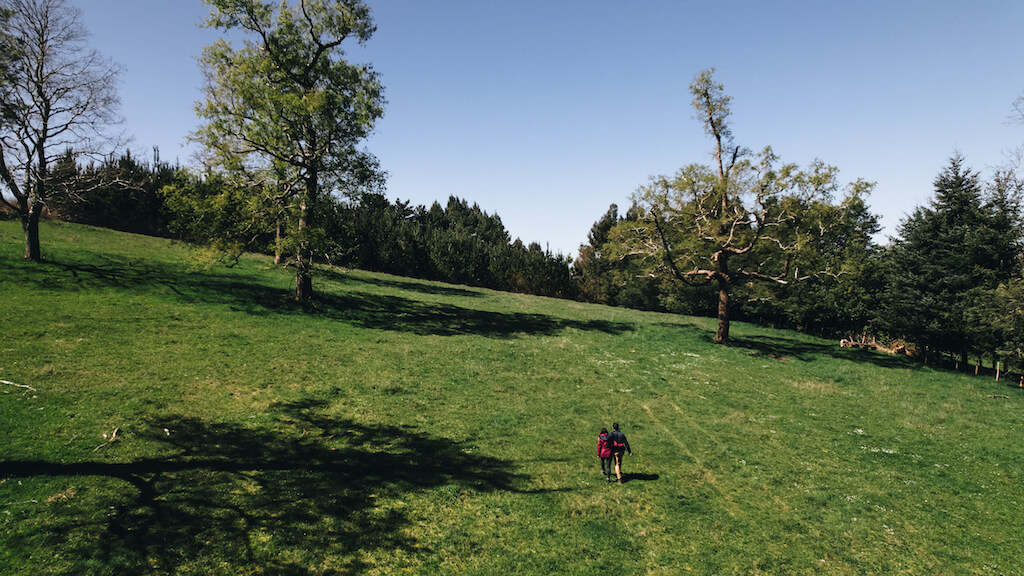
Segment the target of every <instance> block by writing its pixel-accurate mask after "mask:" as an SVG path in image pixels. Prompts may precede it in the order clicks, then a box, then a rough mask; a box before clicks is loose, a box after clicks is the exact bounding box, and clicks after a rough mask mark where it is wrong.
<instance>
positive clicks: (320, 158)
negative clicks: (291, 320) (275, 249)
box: [195, 0, 384, 300]
mask: <svg viewBox="0 0 1024 576" xmlns="http://www.w3.org/2000/svg"><path fill="white" fill-rule="evenodd" d="M206 2H207V4H208V5H210V7H211V14H210V18H209V19H208V21H207V25H208V26H211V27H214V28H218V29H221V30H225V31H227V30H240V31H241V32H243V33H244V34H245V36H246V39H245V41H244V42H243V45H242V46H241V47H235V46H233V45H232V44H231V43H229V42H228V41H226V40H220V41H217V42H216V43H214V44H212V45H210V46H207V47H206V48H205V49H204V50H203V54H202V56H201V57H200V64H201V66H202V68H203V73H204V76H205V78H206V98H205V101H204V102H202V103H201V104H200V105H199V106H198V108H197V113H198V114H199V116H200V118H201V119H202V120H203V122H204V123H203V125H202V126H201V127H200V128H199V130H198V131H197V132H196V134H195V138H196V139H197V140H198V141H199V142H201V143H202V144H203V145H204V146H205V147H206V150H207V152H208V162H209V166H210V167H211V169H213V170H217V171H218V172H220V173H221V174H222V175H223V177H224V178H226V179H227V180H228V181H229V182H231V183H232V184H233V185H234V186H235V189H236V192H240V193H244V194H247V195H250V196H253V197H254V198H255V201H253V202H250V203H249V206H250V207H251V210H249V211H248V212H243V213H242V214H241V215H244V216H245V217H246V218H248V219H250V220H251V222H252V226H251V227H253V228H260V227H266V226H267V222H268V221H274V222H276V223H277V224H278V225H280V226H281V227H282V228H283V230H284V232H283V235H284V236H285V237H286V241H285V247H284V249H285V250H286V251H289V252H291V253H292V254H293V255H294V257H293V260H292V263H293V264H294V266H295V269H296V287H295V298H296V299H297V300H305V299H308V298H310V297H311V296H312V295H313V288H312V263H313V258H314V256H315V255H316V254H317V252H318V250H320V249H321V248H322V246H323V241H324V235H323V229H322V226H321V225H320V222H319V220H320V218H321V217H322V214H323V213H324V211H325V210H327V209H329V202H327V200H326V199H327V197H328V196H329V195H331V194H333V193H353V194H354V193H356V192H357V191H359V190H362V189H366V188H373V187H374V186H376V185H378V184H380V183H381V181H382V179H383V176H382V174H381V172H380V170H379V168H378V166H377V162H376V159H375V158H374V157H373V156H372V155H370V154H369V153H368V152H366V151H364V150H361V149H360V148H359V147H358V146H359V144H360V142H361V141H362V140H363V139H364V138H365V137H366V136H367V135H368V134H369V133H370V130H371V129H372V127H373V124H374V121H375V120H376V119H377V118H379V117H380V116H381V115H382V114H383V112H384V99H383V89H382V86H381V83H380V80H379V78H378V75H377V73H376V72H374V71H373V70H372V68H370V66H368V65H356V64H351V63H349V62H348V61H347V60H346V59H345V57H344V56H345V54H344V51H343V49H342V45H343V44H344V43H345V42H346V41H350V40H351V41H355V42H360V43H361V42H365V41H367V40H368V39H369V38H370V36H371V35H372V34H373V32H374V29H375V28H374V25H373V21H372V19H371V17H370V10H369V8H368V7H367V6H366V4H365V3H364V2H362V1H361V0H301V1H300V2H298V3H297V4H292V3H288V2H281V3H279V4H277V5H276V7H275V5H274V4H271V3H268V2H260V1H258V0H206Z"/></svg>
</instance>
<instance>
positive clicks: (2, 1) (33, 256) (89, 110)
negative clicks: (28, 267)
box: [0, 0, 120, 261]
mask: <svg viewBox="0 0 1024 576" xmlns="http://www.w3.org/2000/svg"><path fill="white" fill-rule="evenodd" d="M0 13H4V14H6V15H7V22H6V23H5V26H4V27H3V32H2V33H0V44H2V45H3V50H2V53H3V57H0V60H5V62H4V63H3V65H2V66H0V67H2V68H3V71H4V79H3V82H2V83H0V182H3V185H4V187H5V188H6V191H7V193H9V196H8V194H3V193H0V202H2V203H3V204H4V205H6V206H7V207H8V208H10V209H11V210H13V211H14V212H15V213H17V215H18V217H19V218H20V219H21V225H22V228H23V230H24V232H25V258H26V259H28V260H36V261H38V260H40V259H42V251H41V248H40V240H39V219H40V217H41V216H42V214H43V209H44V208H45V207H46V206H47V204H48V202H50V201H51V200H52V199H53V198H54V196H56V195H59V194H60V192H61V191H60V189H59V187H56V186H53V185H52V184H53V182H52V179H53V175H51V173H50V169H51V166H53V165H54V164H55V163H56V162H57V160H58V158H59V157H60V156H61V155H66V154H71V156H72V157H77V156H78V155H81V154H88V153H97V152H99V151H100V150H99V148H100V147H101V146H103V145H105V144H107V139H106V138H105V137H104V135H103V129H104V128H106V127H107V126H108V125H110V124H112V123H114V122H115V121H117V120H118V117H117V115H116V114H115V110H116V107H117V105H118V103H119V100H118V96H117V92H116V90H115V88H116V82H117V76H118V73H119V72H120V69H119V67H118V66H117V65H115V64H113V63H112V62H110V61H109V60H106V59H104V58H103V57H101V56H100V55H99V53H97V52H96V51H94V50H90V49H89V48H88V47H87V45H86V40H87V34H86V31H85V29H84V27H83V26H82V24H81V22H80V13H79V11H78V10H77V9H75V8H74V7H72V6H69V5H68V4H67V2H66V1H65V0H0ZM0 192H2V190H0Z"/></svg>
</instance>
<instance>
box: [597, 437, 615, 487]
mask: <svg viewBox="0 0 1024 576" xmlns="http://www.w3.org/2000/svg"><path fill="white" fill-rule="evenodd" d="M597 457H598V458H600V459H601V473H602V474H604V479H605V480H607V481H608V482H611V481H612V445H611V442H609V441H608V429H607V428H601V433H600V434H598V435H597Z"/></svg>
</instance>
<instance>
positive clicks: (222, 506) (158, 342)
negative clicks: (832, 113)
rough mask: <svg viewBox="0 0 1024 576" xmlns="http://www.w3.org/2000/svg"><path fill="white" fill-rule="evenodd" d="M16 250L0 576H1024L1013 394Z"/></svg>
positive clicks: (377, 290)
mask: <svg viewBox="0 0 1024 576" xmlns="http://www.w3.org/2000/svg"><path fill="white" fill-rule="evenodd" d="M20 242H21V232H20V228H19V226H18V225H17V223H14V222H0V338H2V340H0V350H2V354H0V379H2V380H5V381H8V383H6V384H0V438H2V441H0V442H2V443H0V573H2V574H5V575H17V574H25V575H29V574H32V575H35V574H69V575H70V574H76V575H78V574H268V575H286V574H287V575H303V574H356V573H358V574H397V573H411V574H431V573H436V574H617V575H627V574H664V575H669V574H673V575H674V574H682V573H694V574H1021V573H1024V555H1022V554H1021V553H1020V550H1021V548H1022V546H1021V545H1022V540H1024V515H1022V514H1021V510H1022V509H1024V488H1022V485H1021V475H1022V472H1024V456H1022V454H1024V449H1022V447H1021V438H1022V429H1021V428H1022V426H1021V415H1022V414H1024V406H1022V398H1024V396H1022V395H1021V393H1020V391H1019V390H1018V389H1016V388H1011V387H1006V386H1004V385H1002V384H1001V383H996V382H993V381H992V380H990V379H983V378H975V377H971V376H966V375H958V374H952V373H945V372H939V371H933V370H929V369H925V368H921V367H919V366H917V365H914V364H912V363H909V362H907V361H905V360H901V359H898V358H894V357H890V356H885V355H882V354H874V353H868V352H859V351H852V350H849V349H840V348H838V346H837V345H836V344H835V343H834V342H831V341H823V340H817V339H814V338H810V337H807V336H803V335H799V334H794V333H790V332H778V331H771V330H767V329H761V328H757V327H754V326H749V325H744V324H737V325H734V327H733V334H734V336H735V339H736V341H735V343H734V344H733V345H732V346H729V347H721V346H717V345H714V344H713V343H712V342H711V335H712V330H713V325H712V324H711V321H709V320H703V319H689V318H681V317H677V316H671V315H660V314H652V313H643V312H636V311H629V310H622V309H613V308H607V307H601V306H591V305H583V304H577V303H572V302H566V301H559V300H552V299H543V298H536V297H526V296H518V295H512V294H503V293H496V292H490V291H487V290H478V289H469V288H463V287H456V286H448V285H441V284H434V283H428V282H420V281H414V280H408V279H403V278H396V277H389V276H384V275H378V274H369V273H363V272H358V271H353V270H325V271H323V272H322V273H321V274H320V275H319V276H318V277H317V278H316V280H315V285H316V287H317V289H318V290H319V291H320V293H321V295H322V296H321V298H320V299H319V300H318V301H317V302H315V303H312V304H309V305H305V306H302V305H297V304H295V303H292V302H290V301H289V300H288V299H287V296H288V293H289V291H290V287H291V283H292V275H291V274H290V273H289V272H288V271H284V270H279V269H275V268H273V267H272V266H271V265H269V263H268V262H267V261H266V260H263V259H260V258H248V259H244V260H242V262H241V263H240V264H239V266H237V267H236V268H233V269H214V270H209V271H192V270H190V269H189V268H188V266H187V265H186V264H185V263H184V262H185V257H186V255H187V249H186V248H185V247H183V246H181V245H175V244H171V243H168V242H166V241H163V240H157V239H152V238H146V237H140V236H131V235H125V234H119V233H114V232H110V231H105V230H97V229H93V228H87V227H80V226H73V225H66V224H47V225H45V226H44V228H43V248H44V255H45V256H46V257H47V259H48V261H47V262H45V263H43V264H30V263H26V262H23V261H22V260H21V257H20V256H21V253H22V248H21V244H20ZM27 387H30V388H27ZM999 395H1005V396H1008V398H998V397H991V396H999ZM612 421H618V422H620V423H622V427H623V430H624V431H625V432H626V434H627V435H628V436H629V440H630V443H631V444H632V446H633V449H634V455H633V457H632V458H627V460H626V472H627V473H628V474H629V475H630V476H629V478H628V481H627V482H626V483H625V484H623V485H621V486H620V485H608V484H606V483H605V482H604V480H603V477H602V476H601V474H600V471H599V468H598V460H597V458H596V456H595V453H594V448H595V443H596V435H597V431H598V430H599V429H600V427H601V426H602V425H604V426H610V424H611V422H612ZM115 430H116V435H115V434H114V433H115Z"/></svg>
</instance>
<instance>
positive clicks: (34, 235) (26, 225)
mask: <svg viewBox="0 0 1024 576" xmlns="http://www.w3.org/2000/svg"><path fill="white" fill-rule="evenodd" d="M41 212H42V207H41V206H39V204H33V205H32V207H31V208H29V209H28V213H27V214H25V215H23V216H22V218H21V227H22V229H23V230H24V231H25V260H31V261H32V262H40V261H42V259H43V253H42V250H41V249H40V247H39V216H40V213H41Z"/></svg>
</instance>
